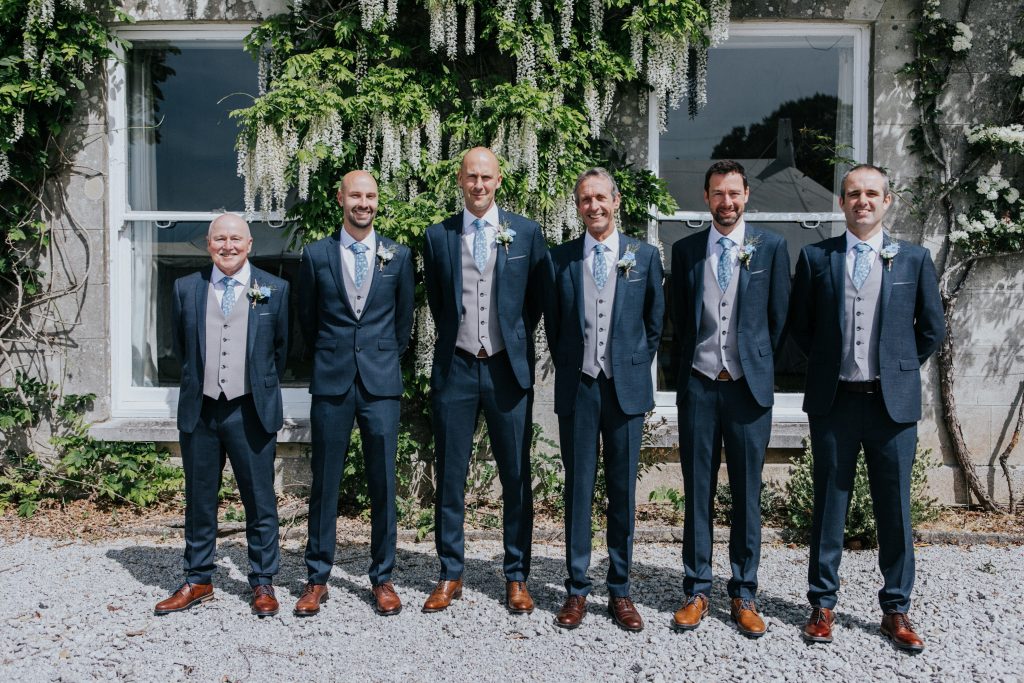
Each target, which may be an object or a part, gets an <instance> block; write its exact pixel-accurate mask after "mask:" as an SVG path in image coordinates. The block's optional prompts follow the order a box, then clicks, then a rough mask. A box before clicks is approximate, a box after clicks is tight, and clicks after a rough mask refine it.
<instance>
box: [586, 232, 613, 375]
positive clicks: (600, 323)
mask: <svg viewBox="0 0 1024 683" xmlns="http://www.w3.org/2000/svg"><path fill="white" fill-rule="evenodd" d="M605 256H606V258H611V257H612V255H611V253H610V252H607V253H606V254H605ZM583 270H584V273H583V373H584V374H586V375H587V376H589V377H595V378H596V377H597V375H598V373H599V372H601V371H602V370H604V376H605V377H608V378H609V379H611V376H612V338H611V328H612V304H614V303H615V285H616V280H618V278H617V277H616V275H617V273H616V272H615V271H616V268H612V271H611V273H609V275H608V280H607V281H606V282H605V283H604V289H598V288H597V283H596V282H595V281H594V271H593V270H592V269H591V268H587V267H586V262H585V261H584V266H583ZM606 359H607V360H606Z"/></svg>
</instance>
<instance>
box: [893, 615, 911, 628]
mask: <svg viewBox="0 0 1024 683" xmlns="http://www.w3.org/2000/svg"><path fill="white" fill-rule="evenodd" d="M892 621H893V626H895V627H896V628H899V629H906V630H908V631H913V630H914V627H912V626H911V625H910V617H908V616H907V615H906V614H904V613H903V612H895V613H893V615H892Z"/></svg>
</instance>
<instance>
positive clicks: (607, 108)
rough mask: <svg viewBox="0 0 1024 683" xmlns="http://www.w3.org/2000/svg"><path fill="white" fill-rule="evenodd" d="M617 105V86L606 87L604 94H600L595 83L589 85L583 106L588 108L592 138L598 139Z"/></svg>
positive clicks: (609, 84)
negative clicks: (614, 106)
mask: <svg viewBox="0 0 1024 683" xmlns="http://www.w3.org/2000/svg"><path fill="white" fill-rule="evenodd" d="M614 103H615V84H614V83H608V84H606V85H605V89H604V94H603V96H602V94H601V93H600V92H598V88H597V86H596V85H594V83H593V82H590V83H587V85H586V86H585V87H584V89H583V104H584V106H585V107H586V108H587V123H588V124H589V125H590V137H592V138H593V139H595V140H596V139H598V138H600V137H601V131H602V130H603V128H604V124H605V122H606V121H607V120H608V116H609V114H611V113H612V105H613V104H614Z"/></svg>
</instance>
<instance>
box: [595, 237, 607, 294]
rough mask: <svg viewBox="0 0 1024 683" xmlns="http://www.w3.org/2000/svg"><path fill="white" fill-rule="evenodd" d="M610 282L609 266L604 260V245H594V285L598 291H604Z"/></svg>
mask: <svg viewBox="0 0 1024 683" xmlns="http://www.w3.org/2000/svg"><path fill="white" fill-rule="evenodd" d="M606 282H608V264H607V263H606V262H605V260H604V245H603V244H595V245H594V284H596V285H597V288H598V289H604V285H605V283H606Z"/></svg>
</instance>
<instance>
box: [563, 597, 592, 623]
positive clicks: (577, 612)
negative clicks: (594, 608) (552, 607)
mask: <svg viewBox="0 0 1024 683" xmlns="http://www.w3.org/2000/svg"><path fill="white" fill-rule="evenodd" d="M586 614H587V596H585V595H570V596H569V597H567V598H566V599H565V602H563V603H562V609H560V610H558V614H556V615H555V626H558V627H560V628H569V629H572V628H576V627H577V626H579V625H580V624H581V623H582V622H583V617H584V616H586Z"/></svg>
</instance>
